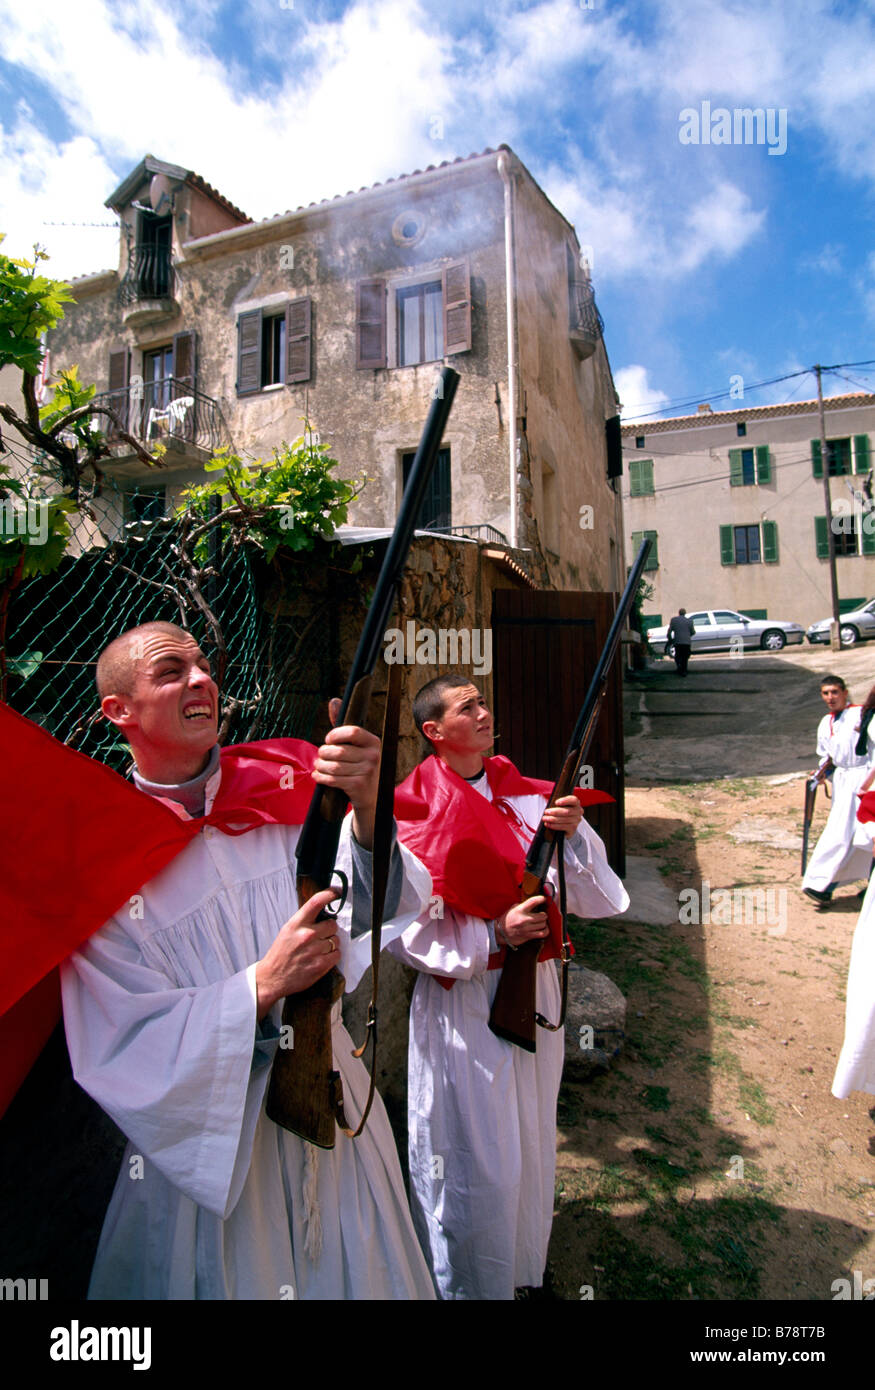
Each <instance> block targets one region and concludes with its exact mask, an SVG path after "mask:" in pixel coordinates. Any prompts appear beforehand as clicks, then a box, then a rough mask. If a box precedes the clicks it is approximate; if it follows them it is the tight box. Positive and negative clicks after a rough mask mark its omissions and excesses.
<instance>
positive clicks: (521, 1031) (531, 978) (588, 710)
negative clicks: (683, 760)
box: [489, 536, 652, 1052]
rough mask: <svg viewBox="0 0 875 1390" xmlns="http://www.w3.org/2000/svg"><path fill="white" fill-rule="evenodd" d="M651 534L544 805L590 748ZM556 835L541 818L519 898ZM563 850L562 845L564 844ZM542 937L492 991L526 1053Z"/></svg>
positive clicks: (542, 874)
mask: <svg viewBox="0 0 875 1390" xmlns="http://www.w3.org/2000/svg"><path fill="white" fill-rule="evenodd" d="M651 544H652V542H651V540H650V537H649V536H647V537H645V539H644V540H643V541H642V543H641V548H640V549H639V551H638V554H637V555H636V557H635V563H634V564H633V566H632V568H631V570H630V571H629V578H628V580H627V581H626V587H625V589H624V590H623V593H622V595H621V596H620V602H619V604H618V605H617V611H616V613H615V614H614V620H613V622H612V623H611V627H610V630H609V632H608V635H607V638H606V640H605V645H604V647H603V649H602V653H601V656H600V657H599V660H598V664H597V666H596V668H595V671H594V672H593V676H592V680H591V681H590V683H589V689H588V690H587V692H586V698H585V699H584V702H583V704H582V705H581V708H580V713H579V715H578V716H577V723H576V724H575V726H574V732H573V733H572V735H571V741H570V743H569V745H568V748H567V750H566V753H565V758H564V760H563V763H562V769H561V771H560V773H559V776H558V778H557V779H556V782H555V784H554V787H553V790H552V792H551V793H550V798H549V801H548V802H547V809H548V810H549V808H550V807H551V806H554V805H555V804H556V802H557V801H558V800H559V799H560V797H563V796H569V795H570V794H571V793H572V792H573V791H574V788H575V786H576V784H577V778H578V774H579V772H580V765H581V763H582V762H583V760H584V758H585V757H586V755H587V753H588V752H589V749H590V745H591V743H592V740H593V736H594V734H595V730H596V725H597V723H598V717H599V713H600V711H601V706H602V701H603V700H604V696H605V691H606V690H607V684H608V678H609V676H610V673H611V667H612V665H613V662H614V657H615V656H616V653H617V647H618V646H619V644H620V637H621V636H622V633H623V629H624V627H625V625H626V620H627V618H628V616H629V610H630V608H631V607H632V604H633V603H634V601H635V594H636V591H637V589H638V583H639V580H640V578H641V574H642V572H643V570H644V566H645V564H646V562H647V556H648V555H649V553H650V547H651ZM555 848H556V839H555V836H554V834H553V831H552V830H549V829H548V828H547V826H546V825H545V824H544V821H543V819H542V820H541V823H540V825H539V826H538V828H537V830H536V831H535V835H534V838H533V840H532V843H531V845H530V846H529V852H528V854H527V855H526V862H525V867H524V869H523V877H522V882H521V883H520V888H519V898H518V901H519V902H525V900H526V898H531V897H535V896H536V895H537V894H540V893H543V892H544V885H545V881H546V878H547V875H548V873H549V871H550V865H551V863H552V859H553V852H554V850H555ZM563 848H564V847H563ZM543 945H544V943H543V941H539V940H534V941H525V942H523V944H522V945H521V946H518V947H517V949H516V950H515V951H507V952H506V953H505V958H504V965H503V966H502V969H501V977H500V979H499V981H498V987H497V989H496V992H495V999H494V1001H493V1004H492V1012H491V1013H490V1015H489V1027H490V1028H491V1029H492V1031H493V1033H495V1034H497V1036H498V1037H499V1038H504V1040H505V1042H510V1043H515V1044H516V1046H517V1047H522V1048H524V1049H525V1050H526V1052H534V1051H535V1050H536V1047H537V1043H536V1038H537V1033H536V1029H537V1026H538V1016H537V1013H536V1009H535V982H536V976H537V965H538V956H539V955H540V954H541V950H542V949H543Z"/></svg>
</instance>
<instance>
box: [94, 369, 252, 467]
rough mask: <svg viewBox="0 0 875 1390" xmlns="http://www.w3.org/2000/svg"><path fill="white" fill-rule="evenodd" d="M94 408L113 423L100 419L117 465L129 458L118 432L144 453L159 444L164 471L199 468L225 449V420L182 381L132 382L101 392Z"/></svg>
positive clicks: (214, 404) (206, 398) (208, 399)
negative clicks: (107, 412)
mask: <svg viewBox="0 0 875 1390" xmlns="http://www.w3.org/2000/svg"><path fill="white" fill-rule="evenodd" d="M95 404H96V405H102V406H106V407H107V408H108V409H109V410H111V411H112V412H113V414H114V415H115V418H116V420H117V422H118V424H117V425H115V424H114V423H113V421H111V420H108V419H106V417H104V419H105V420H106V423H105V425H104V426H103V429H104V433H105V434H106V437H107V440H108V442H109V443H110V444H118V453H117V454H116V455H115V456H116V458H117V460H118V461H119V462H122V461H123V460H124V459H125V457H126V456H127V457H130V453H129V451H128V448H127V446H126V444H125V442H124V440H122V439H120V438H119V430H120V429H122V430H125V431H126V432H127V433H128V434H131V435H133V437H134V438H135V439H136V440H137V441H138V442H139V443H141V444H142V445H143V446H144V447H145V448H147V449H150V448H152V447H153V446H154V445H155V444H163V445H164V447H165V449H166V450H167V456H166V458H165V460H164V462H165V464H166V465H168V466H173V464H174V463H175V464H177V465H179V466H184V465H186V464H187V465H189V466H191V465H192V464H194V465H197V466H202V465H203V463H204V462H205V461H206V460H207V459H208V458H209V457H210V455H211V454H212V453H213V452H214V451H215V450H216V449H219V448H221V447H222V446H223V445H228V446H230V445H231V442H232V441H231V436H230V433H229V431H228V426H227V424H226V423H225V417H224V415H223V414H222V411H221V408H220V407H219V405H218V404H217V402H216V401H214V400H213V399H212V397H210V396H205V395H204V394H203V392H202V391H198V390H196V388H195V387H193V386H192V385H190V383H189V382H187V381H178V380H177V379H176V377H172V376H169V377H164V378H162V379H161V380H160V381H148V382H145V383H144V382H142V381H139V382H134V384H133V385H131V386H128V387H126V388H125V390H123V391H104V392H103V393H102V394H101V395H99V396H96V397H95Z"/></svg>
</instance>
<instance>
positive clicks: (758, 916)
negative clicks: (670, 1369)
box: [550, 647, 875, 1300]
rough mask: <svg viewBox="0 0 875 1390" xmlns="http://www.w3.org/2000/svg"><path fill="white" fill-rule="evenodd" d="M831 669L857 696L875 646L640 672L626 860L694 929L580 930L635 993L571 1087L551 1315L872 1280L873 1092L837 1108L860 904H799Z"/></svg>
mask: <svg viewBox="0 0 875 1390" xmlns="http://www.w3.org/2000/svg"><path fill="white" fill-rule="evenodd" d="M824 671H837V672H838V673H839V674H841V675H843V676H844V678H845V680H846V681H847V682H848V685H849V686H850V687H851V690H852V695H853V698H854V699H855V700H858V701H860V700H862V699H863V698H864V697H865V694H866V692H867V690H868V688H869V686H870V684H872V683H873V681H875V647H872V648H870V647H861V648H857V649H854V650H851V651H845V652H840V653H831V652H830V651H829V650H828V649H824V648H817V649H811V648H807V647H806V648H805V649H801V650H800V649H798V648H794V649H792V650H791V652H789V653H787V652H785V653H782V654H781V655H780V656H768V657H766V656H759V655H745V656H744V657H740V658H737V659H733V658H730V657H728V656H726V657H724V656H712V657H701V658H698V659H697V660H695V661H694V662H692V663H691V666H690V675H689V677H688V678H687V679H686V680H680V679H679V678H677V677H676V675H675V673H674V669H673V666H672V665H671V664H670V663H668V662H666V661H661V662H654V663H652V664H651V667H650V669H649V670H648V672H647V673H645V675H644V677H643V678H642V680H641V681H640V682H638V683H636V684H635V685H630V686H629V688H628V689H627V692H626V707H627V743H626V753H627V777H628V782H627V800H626V813H627V835H628V842H627V852H628V853H629V854H633V855H647V856H651V857H652V858H653V859H654V861H655V863H656V865H657V867H658V869H659V872H660V873H661V874H662V875H663V877H664V879H665V882H666V884H667V885H668V886H669V888H670V890H671V893H672V896H673V897H675V898H677V897H678V895H679V894H680V895H684V896H682V897H681V899H680V906H684V907H685V911H684V913H682V914H681V915H682V916H683V917H684V918H685V920H683V921H681V920H679V921H677V922H675V923H673V924H672V925H671V926H656V925H651V924H648V923H647V922H644V923H632V922H616V921H615V922H613V923H612V922H611V921H610V920H607V921H605V922H604V923H586V924H580V925H579V927H578V929H577V934H576V940H577V944H578V950H579V951H580V953H581V956H582V959H583V961H584V963H585V964H587V965H588V966H590V967H591V968H593V969H598V970H604V971H605V973H607V974H608V975H609V976H610V977H611V978H612V979H613V980H615V982H616V983H617V984H618V985H619V986H620V988H621V989H622V990H623V992H624V994H626V996H627V1000H628V1015H627V1029H626V1031H627V1040H626V1045H625V1051H624V1053H623V1054H622V1056H621V1057H620V1059H619V1060H618V1061H617V1062H616V1063H615V1064H614V1068H613V1070H612V1071H610V1072H609V1073H607V1074H606V1075H603V1076H601V1077H598V1078H596V1079H595V1080H594V1081H591V1082H589V1083H587V1084H567V1085H565V1086H563V1091H562V1095H561V1098H560V1114H559V1120H560V1132H559V1153H558V1169H557V1199H556V1200H557V1206H556V1218H555V1221H554V1227H553V1239H552V1244H551V1255H550V1274H551V1279H552V1292H553V1295H554V1296H555V1297H558V1298H561V1299H579V1298H581V1297H589V1296H592V1297H594V1298H597V1299H622V1298H648V1299H721V1298H722V1299H726V1298H732V1299H816V1300H831V1299H834V1298H835V1297H836V1294H837V1292H839V1291H840V1288H841V1286H838V1285H837V1286H835V1287H834V1284H835V1281H836V1280H840V1279H842V1278H845V1279H848V1280H849V1281H850V1287H851V1289H852V1290H853V1286H854V1271H857V1272H858V1281H857V1283H858V1287H859V1285H860V1281H861V1280H862V1282H865V1281H866V1280H867V1279H873V1280H875V1234H873V1233H875V1120H873V1119H872V1118H871V1117H870V1113H869V1112H870V1107H871V1106H873V1105H875V1097H872V1096H868V1097H867V1096H864V1095H862V1094H860V1093H856V1094H854V1095H853V1096H852V1097H850V1098H849V1099H848V1100H844V1101H840V1100H836V1099H835V1098H834V1097H833V1096H832V1095H831V1094H830V1085H831V1082H832V1077H833V1072H834V1069H835V1064H836V1059H837V1056H838V1053H839V1050H840V1047H841V1043H842V1037H843V1021H844V997H845V983H846V979H847V966H848V958H849V952H850V946H851V938H852V935H853V931H854V927H855V925H856V922H857V917H858V914H859V910H860V904H861V901H862V897H861V896H860V895H859V894H858V891H857V890H858V889H860V890H862V888H863V887H864V885H863V884H862V883H861V884H859V885H856V884H854V885H847V886H845V887H842V888H840V889H839V890H837V892H836V895H835V898H834V902H833V905H832V906H831V908H830V909H829V910H828V911H826V912H819V911H818V910H817V909H816V907H815V905H814V904H813V903H811V902H810V901H809V900H808V899H806V898H804V897H803V896H802V894H801V893H800V891H799V882H800V878H799V858H800V856H799V848H798V845H799V836H800V832H801V820H802V815H801V807H802V797H803V779H802V775H801V774H802V773H803V772H804V771H806V770H808V769H810V768H811V766H812V764H813V759H814V734H815V729H816V724H817V721H818V719H819V718H820V717H821V714H822V713H823V707H822V705H821V703H820V697H819V689H818V681H819V676H820V674H821V673H823V672H824ZM818 800H819V806H818V811H817V814H816V820H815V828H814V835H815V836H816V834H817V833H818V831H819V829H820V827H821V826H822V825H823V823H824V821H825V818H826V814H827V807H826V805H825V802H824V799H823V796H822V795H820V796H819V798H818ZM733 831H734V832H736V834H738V833H741V834H742V835H744V834H748V835H749V836H750V837H751V838H749V839H748V840H744V839H742V840H740V841H739V840H737V839H734V838H733V837H732V833H731V832H733ZM779 832H784V834H783V835H782V834H780V833H779ZM775 840H777V841H778V842H779V843H778V844H775V843H770V842H772V841H775ZM814 843H815V839H814V838H813V839H812V845H813V844H814ZM705 883H707V884H708V885H709V889H710V894H711V911H712V921H711V922H710V923H708V924H706V923H705V922H704V921H702V920H701V917H702V909H703V907H704V904H703V902H702V896H701V894H702V888H703V885H704V884H705ZM691 889H692V890H694V894H695V897H694V894H693V893H691V892H690V891H689V890H691ZM726 889H731V890H735V889H748V890H750V893H749V895H748V898H747V899H746V900H745V899H742V898H740V897H736V898H734V899H733V900H731V901H730V900H728V899H727V898H725V897H724V898H717V897H715V895H716V894H718V892H719V891H720V890H726ZM680 906H679V911H680ZM694 907H696V908H698V916H699V919H700V920H698V921H697V920H696V914H695V913H694ZM691 919H692V920H691ZM724 919H725V920H724ZM579 958H580V957H579ZM872 1288H875V1283H873V1285H872ZM590 1291H591V1292H590ZM857 1296H858V1297H859V1293H858V1295H857Z"/></svg>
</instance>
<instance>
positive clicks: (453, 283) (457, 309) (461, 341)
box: [441, 261, 471, 357]
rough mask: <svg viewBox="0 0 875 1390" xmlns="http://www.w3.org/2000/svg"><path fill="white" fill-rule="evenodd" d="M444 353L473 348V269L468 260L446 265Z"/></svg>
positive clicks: (444, 282) (444, 284)
mask: <svg viewBox="0 0 875 1390" xmlns="http://www.w3.org/2000/svg"><path fill="white" fill-rule="evenodd" d="M441 279H442V282H443V285H442V288H443V296H444V354H445V355H446V356H447V357H449V356H450V354H451V353H454V352H470V350H471V269H470V265H469V263H468V261H456V262H455V263H454V264H453V265H448V266H445V267H444V271H443V274H442V276H441Z"/></svg>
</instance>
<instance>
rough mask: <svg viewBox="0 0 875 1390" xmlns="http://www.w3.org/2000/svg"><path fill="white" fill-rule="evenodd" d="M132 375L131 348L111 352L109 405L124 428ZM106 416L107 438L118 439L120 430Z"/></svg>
mask: <svg viewBox="0 0 875 1390" xmlns="http://www.w3.org/2000/svg"><path fill="white" fill-rule="evenodd" d="M130 375H131V351H130V348H121V349H120V350H119V351H118V352H111V353H110V354H109V390H110V397H109V400H108V401H107V405H108V406H109V408H110V410H112V411H114V412H115V414H116V416H117V417H118V422H119V424H120V425H121V427H122V429H125V430H127V428H128V385H129V383H130ZM104 418H105V425H104V430H105V433H106V437H107V439H110V440H112V439H118V430H117V429H116V428H115V426H114V425H113V423H112V421H111V420H109V419H106V417H104Z"/></svg>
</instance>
